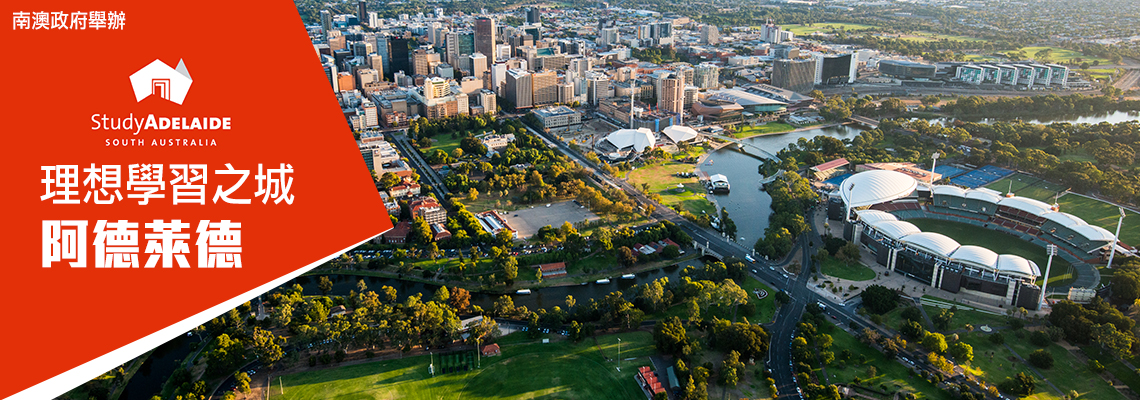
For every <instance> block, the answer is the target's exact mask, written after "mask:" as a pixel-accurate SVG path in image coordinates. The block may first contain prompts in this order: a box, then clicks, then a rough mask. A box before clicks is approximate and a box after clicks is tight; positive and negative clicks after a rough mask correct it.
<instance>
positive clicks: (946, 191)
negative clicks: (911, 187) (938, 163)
mask: <svg viewBox="0 0 1140 400" xmlns="http://www.w3.org/2000/svg"><path fill="white" fill-rule="evenodd" d="M931 191H932V192H934V194H939V195H948V196H958V197H966V189H962V188H960V187H957V186H950V185H934V189H933V190H931Z"/></svg>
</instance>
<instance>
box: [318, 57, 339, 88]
mask: <svg viewBox="0 0 1140 400" xmlns="http://www.w3.org/2000/svg"><path fill="white" fill-rule="evenodd" d="M322 66H323V67H324V69H325V76H327V77H328V78H329V84H330V85H332V89H333V92H340V85H339V84H338V82H337V77H338V74H337V70H336V63H334V62H327V63H324V64H323V65H322Z"/></svg>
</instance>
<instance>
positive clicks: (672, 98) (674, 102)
mask: <svg viewBox="0 0 1140 400" xmlns="http://www.w3.org/2000/svg"><path fill="white" fill-rule="evenodd" d="M657 108H658V109H660V110H661V111H668V112H673V113H677V114H681V113H682V112H684V111H685V79H684V78H681V77H679V76H676V75H670V76H669V77H668V78H662V79H661V93H658V94H657Z"/></svg>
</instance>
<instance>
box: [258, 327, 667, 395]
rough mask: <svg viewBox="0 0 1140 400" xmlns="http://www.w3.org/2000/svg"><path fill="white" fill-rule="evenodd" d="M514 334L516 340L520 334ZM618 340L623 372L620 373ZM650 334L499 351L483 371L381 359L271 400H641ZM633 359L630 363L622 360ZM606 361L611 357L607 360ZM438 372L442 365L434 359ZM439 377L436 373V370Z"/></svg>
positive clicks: (330, 373) (324, 374) (312, 375)
mask: <svg viewBox="0 0 1140 400" xmlns="http://www.w3.org/2000/svg"><path fill="white" fill-rule="evenodd" d="M520 334H521V333H516V334H515V335H520ZM619 337H620V338H621V358H622V359H623V360H622V370H621V372H618V371H617V370H616V367H617V358H618V352H617V338H619ZM653 352H654V350H653V338H652V335H651V334H650V333H649V332H631V333H624V334H620V335H608V336H602V337H599V338H598V345H595V344H594V341H593V340H585V341H582V343H578V344H575V343H572V342H569V341H565V342H555V343H549V344H542V343H535V344H521V345H511V346H504V347H503V348H502V355H501V356H498V357H484V358H483V359H482V368H481V369H474V370H470V371H466V372H453V373H445V374H439V373H437V374H436V376H434V377H433V376H431V375H430V374H429V373H428V364H429V362H430V361H429V360H430V357H423V356H419V357H410V358H405V359H402V360H388V361H378V362H374V363H367V364H358V365H352V366H347V367H340V368H330V369H323V370H318V371H308V372H301V373H297V374H293V375H287V376H284V377H282V384H283V386H284V391H285V394H284V395H277V393H274V396H273V397H274V398H276V399H341V400H372V399H424V400H427V399H432V400H435V399H460V398H462V399H537V398H557V399H603V398H604V399H630V400H638V399H644V398H645V395H644V394H642V391H641V390H640V389H638V387H637V383H636V382H634V380H633V372H634V371H636V368H638V367H641V366H645V365H649V364H650V362H649V358H648V356H649V355H651V354H653ZM629 358H635V359H634V360H626V359H629ZM607 359H613V360H614V361H612V362H610V361H607ZM435 361H436V367H437V368H440V367H441V365H442V364H441V361H440V360H439V359H438V358H436V359H435ZM437 372H438V370H437Z"/></svg>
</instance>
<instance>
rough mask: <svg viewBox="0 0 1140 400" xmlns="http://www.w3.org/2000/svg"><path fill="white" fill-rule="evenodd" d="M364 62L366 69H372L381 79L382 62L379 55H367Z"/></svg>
mask: <svg viewBox="0 0 1140 400" xmlns="http://www.w3.org/2000/svg"><path fill="white" fill-rule="evenodd" d="M364 60H365V61H367V64H368V68H372V69H374V70H376V72H377V73H378V74H379V75H380V76H381V77H383V76H384V60H383V59H382V58H380V55H379V54H376V53H372V54H369V55H368V57H365V58H364ZM381 80H383V79H382V78H381Z"/></svg>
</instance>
